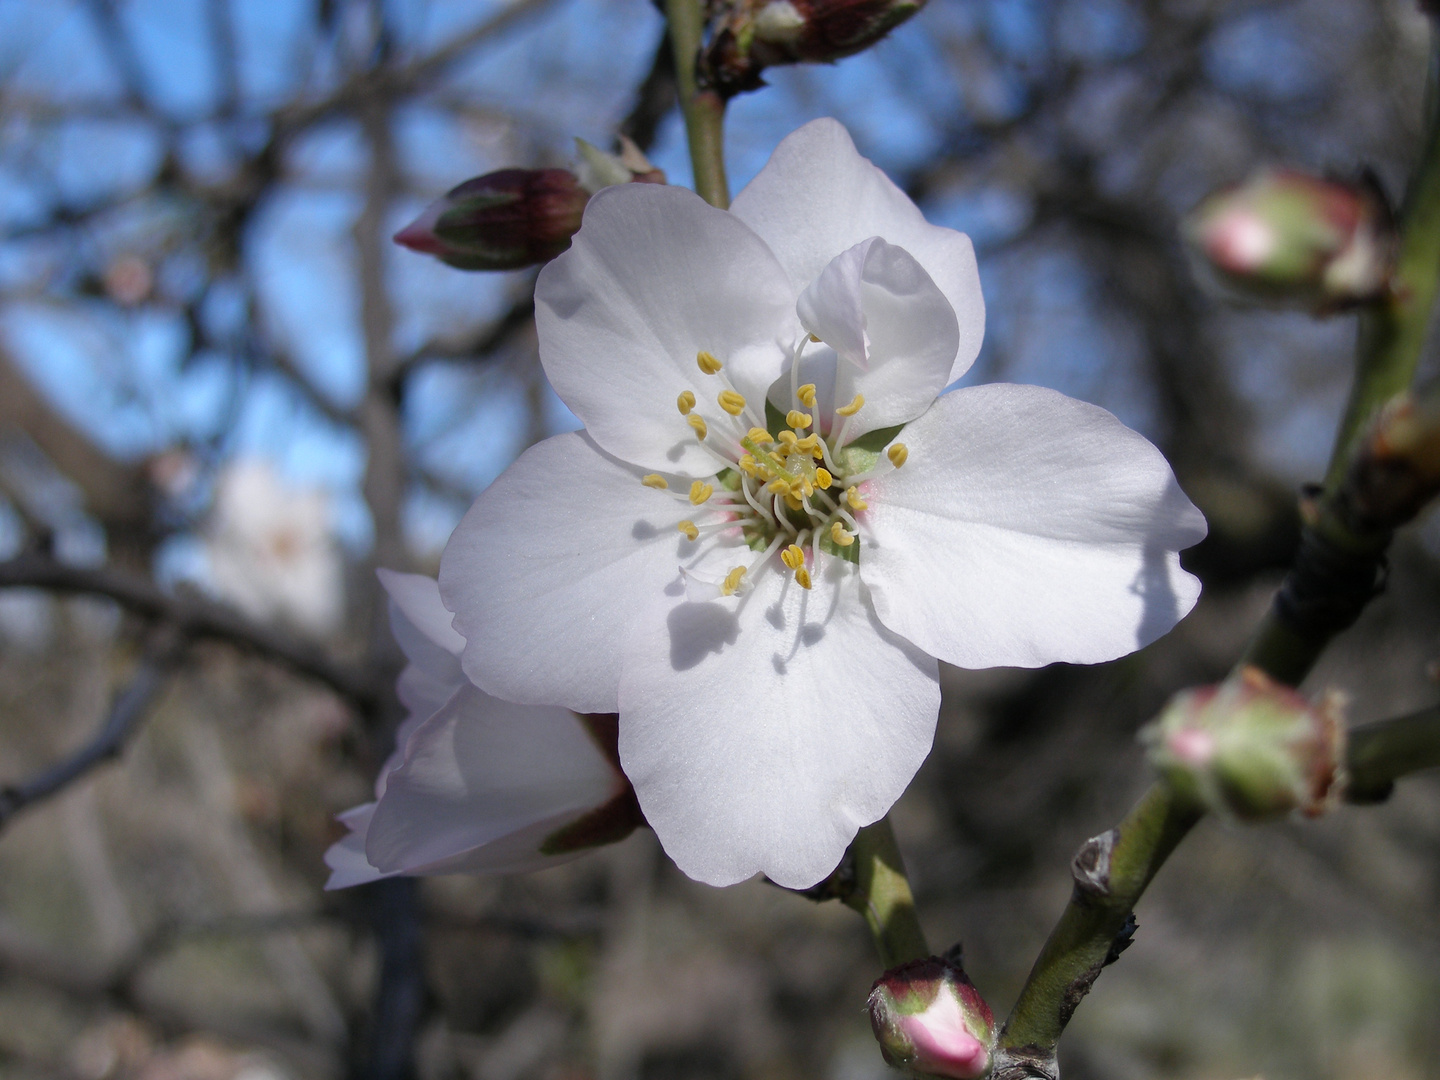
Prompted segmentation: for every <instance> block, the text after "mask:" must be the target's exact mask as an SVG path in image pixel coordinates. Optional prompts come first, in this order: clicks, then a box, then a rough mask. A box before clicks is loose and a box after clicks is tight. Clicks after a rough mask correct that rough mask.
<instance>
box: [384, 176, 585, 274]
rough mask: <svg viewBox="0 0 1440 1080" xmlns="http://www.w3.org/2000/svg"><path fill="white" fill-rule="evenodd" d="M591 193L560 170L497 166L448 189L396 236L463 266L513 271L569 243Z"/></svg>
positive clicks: (408, 244) (540, 260)
mask: <svg viewBox="0 0 1440 1080" xmlns="http://www.w3.org/2000/svg"><path fill="white" fill-rule="evenodd" d="M589 199H590V195H589V193H588V192H587V191H586V190H585V189H584V188H583V187H581V186H580V182H579V180H577V179H576V178H575V176H574V174H572V173H569V172H567V171H565V170H564V169H501V170H500V171H499V172H493V173H487V174H486V175H485V176H479V177H476V178H475V179H473V180H466V181H465V182H464V183H463V184H461V185H460V186H458V187H455V188H452V189H451V190H450V191H449V192H447V193H446V194H445V195H444V197H442V198H440V199H437V200H436V201H435V202H433V203H431V204H430V205H429V206H428V207H426V208H425V212H424V213H423V214H421V215H420V216H419V217H418V218H416V219H415V220H414V221H413V222H411V223H410V224H409V225H407V226H405V228H403V229H401V230H400V231H399V232H398V233H396V234H395V242H396V243H397V244H401V245H403V246H405V247H408V248H410V249H411V250H412V251H420V252H424V253H425V254H427V255H434V256H435V257H436V258H438V259H440V260H441V261H442V262H446V263H449V264H450V265H451V266H455V267H458V268H459V269H461V270H517V269H519V268H520V267H522V266H533V265H535V264H537V263H544V262H549V261H550V260H551V259H553V258H555V256H556V255H559V254H560V253H561V252H562V251H564V250H565V249H566V248H568V247H569V246H570V237H572V236H574V235H575V232H576V230H578V229H579V228H580V218H581V215H582V214H583V212H584V210H585V204H586V202H588V201H589Z"/></svg>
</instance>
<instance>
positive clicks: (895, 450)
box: [885, 442, 910, 469]
mask: <svg viewBox="0 0 1440 1080" xmlns="http://www.w3.org/2000/svg"><path fill="white" fill-rule="evenodd" d="M885 456H886V457H888V458H889V459H890V464H891V465H894V466H895V468H897V469H898V468H899V467H900V466H901V465H904V464H905V462H906V460H907V459H908V458H909V457H910V450H909V448H908V447H906V445H905V444H904V443H903V442H897V443H891V444H890V449H889V450H886V451H885Z"/></svg>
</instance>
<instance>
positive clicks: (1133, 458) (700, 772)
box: [440, 120, 1205, 887]
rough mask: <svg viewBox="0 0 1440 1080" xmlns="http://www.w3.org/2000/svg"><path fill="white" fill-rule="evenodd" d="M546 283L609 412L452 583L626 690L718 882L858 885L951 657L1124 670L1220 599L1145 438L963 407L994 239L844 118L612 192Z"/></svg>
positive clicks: (525, 669) (477, 643)
mask: <svg viewBox="0 0 1440 1080" xmlns="http://www.w3.org/2000/svg"><path fill="white" fill-rule="evenodd" d="M535 298H536V318H537V323H538V326H539V333H540V355H541V359H542V361H543V363H544V365H545V371H546V374H547V375H548V376H549V378H550V381H551V383H552V384H553V385H554V387H555V389H556V391H557V392H558V393H559V395H560V397H561V398H562V399H563V400H564V401H565V403H566V404H567V405H569V406H570V408H571V409H572V410H573V411H574V412H575V414H576V415H577V416H579V417H580V419H581V420H582V421H583V422H584V423H585V430H584V431H583V432H578V433H572V434H566V435H560V436H557V437H555V438H553V439H550V440H548V441H546V442H543V443H541V444H539V445H538V446H535V447H533V448H531V449H530V450H529V451H528V452H527V453H526V454H525V455H524V456H523V457H521V458H520V460H519V461H517V462H516V463H515V464H514V465H512V466H511V467H510V468H509V469H508V470H507V471H506V472H505V473H504V475H502V476H501V477H500V478H499V479H498V480H497V481H496V482H495V483H494V484H493V485H492V486H491V487H490V488H489V489H488V490H487V491H485V492H484V493H483V494H482V495H481V496H480V498H479V499H478V500H477V501H476V503H475V505H474V506H473V507H472V508H471V510H470V512H469V514H467V515H466V517H465V519H464V520H463V521H462V522H461V524H460V526H459V527H458V528H457V529H456V531H455V534H454V536H453V537H452V538H451V541H450V544H449V545H448V546H447V548H446V550H445V555H444V558H443V560H442V563H441V569H440V583H441V591H442V594H443V595H444V598H445V603H446V606H447V607H449V608H450V609H451V610H453V611H454V612H456V619H455V627H456V629H457V630H458V631H459V632H460V633H461V634H463V635H464V636H465V638H466V647H465V650H464V653H463V656H462V664H463V666H464V668H465V671H466V673H467V674H469V675H470V677H471V678H473V679H474V680H475V681H476V683H477V684H478V685H480V686H481V687H483V688H485V689H486V690H487V691H489V692H491V693H494V694H496V695H498V696H501V697H504V698H506V699H508V700H512V701H521V702H527V703H532V704H558V705H566V706H568V707H570V708H573V709H576V710H579V711H584V712H612V711H618V712H619V714H620V759H621V762H622V764H623V765H624V768H625V772H626V775H628V776H629V777H630V780H631V781H632V783H633V784H634V785H635V790H636V793H637V794H638V796H639V800H640V806H641V808H642V809H643V810H644V812H645V816H646V819H647V820H648V821H649V822H650V824H651V825H652V826H653V827H654V829H655V832H656V834H657V835H658V836H659V837H660V840H661V842H662V844H663V845H664V847H665V850H666V852H667V853H668V854H669V855H670V857H671V858H673V859H674V860H675V861H676V863H677V864H678V865H679V866H680V868H681V869H682V870H684V871H685V872H686V873H688V874H690V875H691V876H692V877H695V878H698V879H699V880H702V881H706V882H709V883H711V884H716V885H724V884H730V883H732V882H736V881H740V880H743V879H744V878H747V877H750V876H751V875H753V874H755V873H757V872H760V871H763V872H764V873H766V874H768V875H769V876H770V877H771V878H773V879H774V880H775V881H776V882H778V883H779V884H781V885H785V886H791V887H804V886H808V885H811V884H813V883H814V882H816V881H818V880H819V879H821V878H822V877H824V876H825V875H826V874H828V873H829V872H830V871H831V870H832V869H833V868H834V866H835V864H836V863H837V862H838V861H839V859H840V857H841V855H842V854H843V852H844V850H845V847H846V845H847V844H848V843H849V842H850V840H851V839H852V838H853V837H854V835H855V832H856V830H857V829H859V828H860V826H862V825H865V824H867V823H869V822H872V821H875V820H876V819H878V818H879V817H880V816H881V815H883V814H884V813H885V812H886V810H888V809H889V808H890V805H891V804H892V803H893V802H894V801H895V800H896V799H897V798H898V797H899V795H900V793H901V792H902V791H904V789H905V787H906V785H907V784H908V783H909V782H910V779H911V777H912V776H914V774H915V770H916V769H917V768H918V767H919V765H920V763H921V761H923V760H924V758H925V755H926V754H927V753H928V752H929V749H930V745H931V741H932V739H933V736H934V731H935V719H936V715H937V713H938V709H939V702H940V691H939V686H938V667H937V664H936V658H939V659H941V660H946V661H948V662H950V663H954V664H958V665H961V666H963V667H989V666H994V665H1015V666H1022V667H1035V666H1040V665H1043V664H1049V663H1052V662H1055V661H1070V662H1076V663H1094V662H1098V661H1102V660H1109V659H1112V658H1114V657H1116V656H1120V655H1123V654H1124V653H1127V652H1130V651H1131V650H1133V649H1137V648H1139V647H1140V646H1142V645H1145V644H1147V643H1148V642H1150V641H1152V640H1153V639H1155V638H1156V637H1159V636H1160V635H1161V634H1163V633H1165V632H1166V631H1167V630H1169V629H1170V628H1171V627H1172V626H1173V625H1174V624H1175V622H1176V621H1177V620H1179V619H1180V618H1181V617H1182V616H1183V615H1184V614H1185V613H1186V612H1188V611H1189V610H1190V608H1191V606H1192V605H1193V604H1194V602H1195V600H1196V597H1197V596H1198V594H1199V584H1198V582H1197V581H1196V580H1195V579H1194V578H1193V577H1191V576H1190V575H1189V574H1187V573H1185V572H1184V571H1182V570H1181V569H1180V566H1179V560H1178V556H1177V552H1178V551H1179V550H1180V549H1182V548H1185V547H1188V546H1189V545H1191V544H1194V543H1196V542H1197V541H1198V540H1199V539H1200V538H1201V537H1202V536H1204V533H1205V525H1204V520H1203V519H1202V518H1201V516H1200V514H1199V512H1198V511H1197V510H1196V509H1195V508H1194V507H1193V506H1192V505H1191V504H1190V502H1189V500H1188V499H1186V498H1185V496H1184V494H1183V493H1182V492H1181V491H1180V489H1179V487H1178V486H1177V485H1176V483H1175V478H1174V476H1173V475H1172V474H1171V472H1170V468H1169V466H1168V465H1167V464H1166V463H1165V460H1164V458H1163V457H1161V455H1160V453H1159V452H1158V451H1157V450H1156V449H1155V448H1154V447H1153V446H1151V445H1150V443H1148V442H1147V441H1146V440H1145V439H1144V438H1142V437H1141V436H1140V435H1137V434H1136V433H1135V432H1133V431H1131V430H1129V429H1128V428H1126V427H1125V426H1124V425H1122V424H1121V423H1120V422H1119V421H1118V420H1116V419H1115V417H1113V416H1112V415H1110V414H1109V413H1108V412H1105V411H1104V410H1103V409H1099V408H1096V407H1094V406H1092V405H1087V404H1084V403H1082V402H1078V401H1074V400H1071V399H1070V398H1067V397H1064V396H1063V395H1061V394H1057V393H1055V392H1053V391H1050V390H1043V389H1040V388H1037V387H1027V386H999V385H996V386H980V387H973V388H968V389H963V390H957V391H955V392H954V393H951V394H947V395H945V396H944V397H938V395H939V394H940V393H941V391H942V390H944V388H945V387H946V386H947V385H948V384H949V383H950V382H951V381H953V380H954V379H956V378H958V377H959V376H960V375H962V374H963V373H964V372H965V370H966V369H967V368H968V367H969V366H970V364H971V362H972V361H973V360H974V358H975V355H976V353H977V351H978V350H979V347H980V340H981V336H982V334H983V328H984V304H983V301H982V299H981V296H980V282H979V275H978V272H977V270H976V266H975V258H974V254H973V252H972V250H971V246H970V241H969V240H968V239H967V238H966V237H965V236H963V235H962V234H960V233H957V232H955V231H953V230H951V229H943V228H939V227H937V226H932V225H930V224H928V223H927V222H926V221H925V220H924V218H923V217H922V216H921V214H920V211H919V210H918V209H917V208H916V206H915V205H914V204H913V203H912V202H911V201H910V200H909V199H908V198H907V197H906V196H905V195H904V193H903V192H901V191H900V190H899V189H898V188H897V187H895V185H894V184H892V183H891V182H890V181H889V180H888V179H887V178H886V177H885V175H884V174H883V173H882V172H880V170H879V169H877V168H876V167H875V166H874V165H872V164H871V163H870V162H868V161H866V160H865V159H864V158H862V157H861V156H860V155H859V154H858V153H856V151H855V147H854V145H853V143H851V141H850V137H849V135H848V134H847V133H846V132H845V130H844V128H842V127H841V126H840V125H839V124H837V123H835V122H834V121H833V120H822V121H816V122H814V123H811V124H808V125H806V126H805V127H803V128H801V129H800V130H799V131H797V132H795V133H794V134H792V135H791V136H789V137H788V138H787V139H786V140H785V141H784V142H782V143H781V145H780V147H779V148H778V149H777V150H776V151H775V154H774V156H773V157H772V158H771V160H770V162H769V164H768V165H766V167H765V168H764V169H763V170H762V171H761V173H760V174H759V175H758V176H757V177H756V178H755V180H754V181H753V182H752V183H751V184H750V185H749V186H748V187H747V188H746V189H745V190H744V191H743V192H741V193H740V196H739V197H738V198H737V199H736V200H735V205H734V209H733V210H732V211H730V212H726V211H721V210H717V209H715V208H714V207H711V206H709V205H707V204H706V203H704V202H703V201H702V200H700V199H699V198H698V197H697V196H695V195H693V194H692V193H690V192H687V191H684V190H682V189H680V188H673V187H659V186H648V185H639V184H629V185H624V186H621V187H613V188H607V189H605V190H604V191H601V192H600V193H598V194H597V195H596V196H595V197H594V198H593V199H592V200H591V201H590V204H589V206H588V208H587V210H586V212H585V220H584V225H583V226H582V228H581V229H580V231H579V232H578V233H577V234H576V235H575V238H574V242H573V244H572V246H571V247H570V249H569V251H567V252H566V253H565V254H563V255H561V256H560V257H559V258H557V259H556V260H555V261H554V262H552V263H551V264H550V265H549V266H547V267H546V269H545V270H544V271H542V272H541V275H540V279H539V283H538V286H537V288H536V297H535ZM937 398H938V400H937ZM902 427H903V429H904V430H903V433H902V432H901V428H902ZM902 440H903V441H902Z"/></svg>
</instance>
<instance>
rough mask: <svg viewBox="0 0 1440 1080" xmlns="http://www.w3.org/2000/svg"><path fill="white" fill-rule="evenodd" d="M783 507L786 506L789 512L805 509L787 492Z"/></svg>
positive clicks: (803, 505) (802, 504)
mask: <svg viewBox="0 0 1440 1080" xmlns="http://www.w3.org/2000/svg"><path fill="white" fill-rule="evenodd" d="M785 505H786V506H788V507H789V508H790V509H791V510H804V509H805V504H804V503H802V502H801V501H800V500H799V499H797V498H796V497H795V496H794V495H791V494H790V493H789V492H788V491H787V492H786V493H785Z"/></svg>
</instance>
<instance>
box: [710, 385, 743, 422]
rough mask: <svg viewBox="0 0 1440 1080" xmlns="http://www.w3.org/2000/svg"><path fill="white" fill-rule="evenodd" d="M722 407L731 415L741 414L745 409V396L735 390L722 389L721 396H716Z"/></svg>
mask: <svg viewBox="0 0 1440 1080" xmlns="http://www.w3.org/2000/svg"><path fill="white" fill-rule="evenodd" d="M716 400H717V401H718V402H719V403H720V408H722V409H724V410H725V411H726V412H728V413H729V414H730V415H731V416H739V415H740V414H741V413H742V412H744V411H745V398H744V396H743V395H741V394H737V393H736V392H735V391H734V390H721V391H720V396H719V397H718V398H716Z"/></svg>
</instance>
